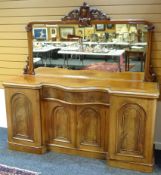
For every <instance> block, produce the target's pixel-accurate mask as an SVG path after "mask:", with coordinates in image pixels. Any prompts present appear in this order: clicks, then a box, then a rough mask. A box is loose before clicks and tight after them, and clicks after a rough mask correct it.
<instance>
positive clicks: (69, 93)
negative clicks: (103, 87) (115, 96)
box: [42, 87, 109, 105]
mask: <svg viewBox="0 0 161 175" xmlns="http://www.w3.org/2000/svg"><path fill="white" fill-rule="evenodd" d="M42 98H43V99H50V100H52V99H57V100H61V101H65V102H69V103H104V104H106V105H107V104H109V93H108V92H105V91H100V90H77V91H76V90H66V89H62V88H55V87H43V88H42Z"/></svg>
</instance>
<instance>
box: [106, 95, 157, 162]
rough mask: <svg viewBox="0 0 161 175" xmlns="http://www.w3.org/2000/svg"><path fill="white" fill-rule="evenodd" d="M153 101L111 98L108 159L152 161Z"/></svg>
mask: <svg viewBox="0 0 161 175" xmlns="http://www.w3.org/2000/svg"><path fill="white" fill-rule="evenodd" d="M155 109H156V101H155V100H154V99H141V98H140V99H139V98H132V97H131V98H130V97H121V96H112V97H111V108H110V119H109V122H110V136H109V158H110V159H113V160H114V159H116V160H123V161H131V162H142V163H152V155H153V132H152V131H153V129H154V118H155V117H154V113H155Z"/></svg>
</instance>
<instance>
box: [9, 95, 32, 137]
mask: <svg viewBox="0 0 161 175" xmlns="http://www.w3.org/2000/svg"><path fill="white" fill-rule="evenodd" d="M11 111H12V116H13V118H12V120H13V122H12V123H13V137H17V138H25V139H29V140H33V125H32V123H33V122H32V121H31V120H33V116H32V104H31V101H30V100H29V98H28V97H27V96H25V95H24V94H21V93H16V94H14V95H13V97H12V99H11Z"/></svg>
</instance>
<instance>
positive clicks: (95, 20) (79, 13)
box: [24, 3, 156, 81]
mask: <svg viewBox="0 0 161 175" xmlns="http://www.w3.org/2000/svg"><path fill="white" fill-rule="evenodd" d="M35 24H46V25H56V24H57V25H59V24H63V25H66V24H77V25H78V26H80V27H88V26H91V25H96V24H144V25H147V26H148V27H147V30H148V32H147V54H146V59H145V65H144V67H145V68H144V81H155V80H156V75H155V74H154V73H153V72H152V69H151V68H152V66H151V50H152V34H153V31H154V28H155V27H154V25H153V24H152V23H150V22H148V21H145V20H138V19H128V20H111V19H110V17H109V16H108V17H107V15H106V14H104V13H103V12H102V11H100V10H98V9H95V8H90V7H89V6H88V4H87V3H83V5H82V6H81V7H80V8H78V9H74V10H72V11H71V12H69V13H68V15H67V16H65V17H63V18H62V19H61V20H55V21H33V22H29V23H28V24H27V26H26V31H27V39H28V57H27V61H26V63H27V64H26V66H25V68H24V74H30V75H34V74H35V72H34V65H33V25H35Z"/></svg>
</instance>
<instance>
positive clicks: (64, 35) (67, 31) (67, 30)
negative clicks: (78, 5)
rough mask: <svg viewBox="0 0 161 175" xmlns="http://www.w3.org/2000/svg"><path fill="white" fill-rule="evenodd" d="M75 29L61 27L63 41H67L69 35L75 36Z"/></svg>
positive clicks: (60, 33) (60, 32)
mask: <svg viewBox="0 0 161 175" xmlns="http://www.w3.org/2000/svg"><path fill="white" fill-rule="evenodd" d="M74 33H75V31H74V27H59V35H60V39H61V40H67V39H68V35H74Z"/></svg>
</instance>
